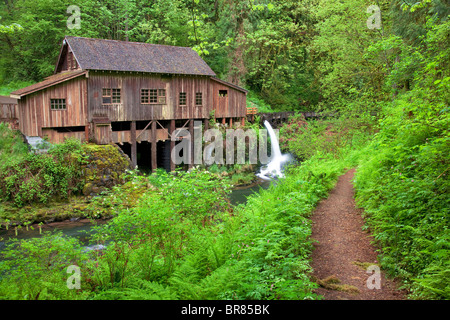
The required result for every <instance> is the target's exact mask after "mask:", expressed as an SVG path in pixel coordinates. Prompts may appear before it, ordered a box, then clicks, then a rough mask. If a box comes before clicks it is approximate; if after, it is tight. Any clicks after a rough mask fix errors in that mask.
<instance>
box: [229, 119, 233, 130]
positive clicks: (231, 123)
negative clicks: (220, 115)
mask: <svg viewBox="0 0 450 320" xmlns="http://www.w3.org/2000/svg"><path fill="white" fill-rule="evenodd" d="M232 127H233V118H230V128H232Z"/></svg>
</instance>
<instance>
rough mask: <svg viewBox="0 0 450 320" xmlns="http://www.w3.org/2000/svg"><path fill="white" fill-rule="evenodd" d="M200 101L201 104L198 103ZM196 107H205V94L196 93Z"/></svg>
mask: <svg viewBox="0 0 450 320" xmlns="http://www.w3.org/2000/svg"><path fill="white" fill-rule="evenodd" d="M199 101H200V103H198V102H199ZM195 106H197V107H199V106H203V92H196V93H195Z"/></svg>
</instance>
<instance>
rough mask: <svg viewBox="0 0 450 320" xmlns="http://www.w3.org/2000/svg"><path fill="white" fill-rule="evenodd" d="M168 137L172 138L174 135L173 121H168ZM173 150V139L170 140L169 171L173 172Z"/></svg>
mask: <svg viewBox="0 0 450 320" xmlns="http://www.w3.org/2000/svg"><path fill="white" fill-rule="evenodd" d="M169 131H170V136H172V135H173V134H174V133H175V120H170V129H169ZM173 148H175V141H173V139H170V171H175V162H173V159H172V150H173Z"/></svg>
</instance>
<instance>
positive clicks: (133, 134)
mask: <svg viewBox="0 0 450 320" xmlns="http://www.w3.org/2000/svg"><path fill="white" fill-rule="evenodd" d="M130 138H131V164H132V166H133V169H134V168H136V166H137V145H136V121H131V130H130Z"/></svg>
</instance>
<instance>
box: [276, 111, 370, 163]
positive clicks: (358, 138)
mask: <svg viewBox="0 0 450 320" xmlns="http://www.w3.org/2000/svg"><path fill="white" fill-rule="evenodd" d="M374 125H375V120H374V117H372V116H370V115H368V114H363V115H360V116H359V117H354V116H353V115H350V116H341V117H339V118H333V117H332V118H329V119H319V120H309V121H306V120H305V119H304V117H303V115H302V114H297V115H295V116H292V117H290V118H289V121H288V122H287V123H285V124H284V125H283V126H282V127H281V129H280V147H281V148H283V149H284V150H286V151H289V152H291V153H292V154H294V155H295V156H296V157H298V158H299V159H301V160H305V159H309V158H311V157H312V156H314V155H316V154H317V153H325V154H332V155H333V156H334V157H336V158H340V157H342V156H343V154H344V153H345V151H346V150H347V149H348V148H359V147H360V146H362V145H364V143H365V142H366V141H367V140H368V139H370V137H371V135H372V134H373V133H374V129H375V128H374Z"/></svg>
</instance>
